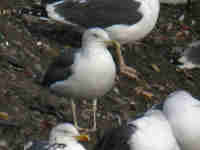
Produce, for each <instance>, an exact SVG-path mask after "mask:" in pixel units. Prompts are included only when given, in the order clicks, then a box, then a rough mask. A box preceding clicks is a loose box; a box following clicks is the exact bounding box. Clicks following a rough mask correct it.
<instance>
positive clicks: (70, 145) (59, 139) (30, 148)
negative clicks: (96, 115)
mask: <svg viewBox="0 0 200 150" xmlns="http://www.w3.org/2000/svg"><path fill="white" fill-rule="evenodd" d="M88 140H89V137H88V136H87V135H85V134H80V133H79V132H78V130H77V129H76V128H75V127H74V126H73V125H72V124H70V123H62V124H59V125H57V126H56V127H54V128H53V129H52V130H51V133H50V136H49V141H30V142H28V143H27V144H25V145H24V150H85V148H84V147H83V146H82V145H81V144H80V143H79V142H78V141H88Z"/></svg>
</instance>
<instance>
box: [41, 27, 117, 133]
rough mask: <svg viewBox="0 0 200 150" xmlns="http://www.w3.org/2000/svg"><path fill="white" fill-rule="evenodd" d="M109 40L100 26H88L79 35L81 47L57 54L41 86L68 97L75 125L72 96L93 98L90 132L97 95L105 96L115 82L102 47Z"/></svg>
mask: <svg viewBox="0 0 200 150" xmlns="http://www.w3.org/2000/svg"><path fill="white" fill-rule="evenodd" d="M111 43H113V41H112V40H110V38H109V36H108V34H107V33H106V32H105V31H104V30H103V29H100V28H91V29H88V30H87V31H85V33H84V34H83V37H82V47H81V48H79V49H70V50H67V52H65V53H64V54H62V55H60V56H59V57H57V58H56V60H55V61H54V62H53V63H52V64H51V65H50V67H49V68H48V70H47V72H46V74H45V76H44V79H43V85H47V86H49V88H50V89H51V90H52V91H53V92H55V93H56V94H58V95H61V96H66V97H70V98H71V102H72V111H73V119H74V123H75V126H76V127H78V123H77V118H76V110H75V104H74V102H73V99H74V98H75V99H83V98H86V99H93V106H94V107H93V116H94V118H93V119H94V124H93V128H92V129H91V131H95V130H96V109H97V108H96V105H97V98H98V97H100V96H103V95H105V94H106V93H107V92H108V91H109V90H110V89H111V88H112V87H113V84H114V82H115V76H116V66H115V63H114V61H113V58H112V56H111V54H110V53H109V51H108V49H107V48H106V46H107V45H109V44H111ZM80 129H81V128H80Z"/></svg>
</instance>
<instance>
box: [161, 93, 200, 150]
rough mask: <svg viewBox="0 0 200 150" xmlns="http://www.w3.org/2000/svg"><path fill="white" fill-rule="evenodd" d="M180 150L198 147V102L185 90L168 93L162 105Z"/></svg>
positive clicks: (196, 148)
mask: <svg viewBox="0 0 200 150" xmlns="http://www.w3.org/2000/svg"><path fill="white" fill-rule="evenodd" d="M163 112H164V114H165V116H166V117H167V119H168V121H169V123H170V125H171V127H172V129H173V132H174V135H175V137H176V139H177V141H178V143H179V144H180V148H181V150H199V148H200V142H199V139H200V132H199V131H200V118H199V116H200V102H199V100H197V99H195V98H194V97H192V96H191V95H190V94H189V93H188V92H186V91H176V92H174V93H172V94H170V95H169V96H168V97H167V99H166V101H165V102H164V105H163Z"/></svg>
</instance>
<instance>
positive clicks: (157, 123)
mask: <svg viewBox="0 0 200 150" xmlns="http://www.w3.org/2000/svg"><path fill="white" fill-rule="evenodd" d="M95 150H180V148H179V146H178V144H177V142H176V139H175V137H174V135H173V132H172V129H171V127H170V125H169V123H168V121H167V119H166V118H165V116H164V115H163V113H162V112H161V111H160V110H158V109H151V110H149V111H147V112H146V113H145V114H144V116H142V117H140V118H138V119H136V120H133V121H130V122H127V123H125V124H122V126H121V127H118V128H113V129H111V130H109V131H108V132H107V133H105V135H104V136H103V138H102V139H101V140H100V141H99V142H98V144H97V145H96V148H95Z"/></svg>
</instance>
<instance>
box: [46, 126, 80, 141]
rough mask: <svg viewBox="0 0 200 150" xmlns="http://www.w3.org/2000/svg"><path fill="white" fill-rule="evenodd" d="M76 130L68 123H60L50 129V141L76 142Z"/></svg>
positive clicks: (78, 134)
mask: <svg viewBox="0 0 200 150" xmlns="http://www.w3.org/2000/svg"><path fill="white" fill-rule="evenodd" d="M77 136H80V133H79V132H78V130H77V129H76V128H75V127H74V126H73V125H72V124H70V123H62V124H59V125H57V126H56V127H54V128H53V129H52V130H51V133H50V137H49V141H50V143H63V142H64V143H66V142H77V139H76V137H77Z"/></svg>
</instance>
